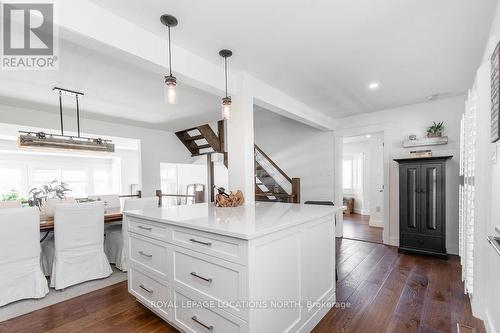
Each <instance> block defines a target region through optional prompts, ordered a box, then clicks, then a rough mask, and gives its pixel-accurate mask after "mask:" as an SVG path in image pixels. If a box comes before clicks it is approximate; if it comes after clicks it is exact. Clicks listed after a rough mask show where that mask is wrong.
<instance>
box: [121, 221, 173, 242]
mask: <svg viewBox="0 0 500 333" xmlns="http://www.w3.org/2000/svg"><path fill="white" fill-rule="evenodd" d="M127 223H128V230H129V232H133V233H136V234H139V235H144V236H146V237H151V238H154V239H158V240H161V241H166V240H168V238H169V229H168V227H167V225H166V224H162V223H157V222H153V221H148V220H143V219H137V218H134V217H127Z"/></svg>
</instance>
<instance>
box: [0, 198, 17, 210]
mask: <svg viewBox="0 0 500 333" xmlns="http://www.w3.org/2000/svg"><path fill="white" fill-rule="evenodd" d="M3 208H21V200H9V201H0V209H3Z"/></svg>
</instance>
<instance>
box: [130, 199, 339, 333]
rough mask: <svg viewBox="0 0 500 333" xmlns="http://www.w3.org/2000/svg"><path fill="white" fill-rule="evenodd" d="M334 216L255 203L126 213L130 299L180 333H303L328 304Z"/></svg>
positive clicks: (331, 211)
mask: <svg viewBox="0 0 500 333" xmlns="http://www.w3.org/2000/svg"><path fill="white" fill-rule="evenodd" d="M339 209H341V208H336V207H332V206H315V205H300V204H285V203H264V202H262V203H257V204H255V205H247V206H242V207H236V208H216V207H214V206H213V204H197V205H189V206H173V207H162V208H154V209H145V210H138V211H131V212H127V213H125V218H124V223H126V225H127V228H128V233H127V236H126V237H127V240H128V260H129V267H130V268H129V271H128V278H129V279H128V289H129V292H130V293H131V294H132V295H134V296H135V297H136V299H137V300H138V301H139V302H141V303H142V304H144V305H145V306H146V307H148V308H150V309H151V310H152V311H154V312H155V313H156V314H158V315H159V316H160V317H162V318H163V319H164V320H166V321H167V322H169V323H170V324H172V325H173V326H175V327H177V328H178V329H180V330H181V331H184V332H222V333H231V332H255V333H266V332H269V333H277V332H309V331H310V330H311V329H312V328H313V327H314V326H315V325H316V324H317V323H318V322H319V320H320V319H321V318H322V317H323V316H324V315H325V314H326V313H327V312H328V310H329V309H330V308H331V307H332V306H334V302H335V223H334V221H335V213H336V212H337V211H338V210H339Z"/></svg>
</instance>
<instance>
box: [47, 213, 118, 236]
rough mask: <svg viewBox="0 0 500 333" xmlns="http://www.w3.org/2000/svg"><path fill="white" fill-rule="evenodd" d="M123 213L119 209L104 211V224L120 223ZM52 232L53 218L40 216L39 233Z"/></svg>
mask: <svg viewBox="0 0 500 333" xmlns="http://www.w3.org/2000/svg"><path fill="white" fill-rule="evenodd" d="M122 218H123V212H122V210H121V208H108V209H105V210H104V223H112V222H121V220H122ZM53 230H54V217H48V216H43V215H41V216H40V231H42V232H49V231H53Z"/></svg>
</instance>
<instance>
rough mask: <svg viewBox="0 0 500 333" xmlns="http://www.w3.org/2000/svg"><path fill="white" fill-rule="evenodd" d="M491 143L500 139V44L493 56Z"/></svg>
mask: <svg viewBox="0 0 500 333" xmlns="http://www.w3.org/2000/svg"><path fill="white" fill-rule="evenodd" d="M490 77H491V142H497V141H498V139H500V112H499V111H500V42H499V43H498V44H497V46H496V47H495V51H493V54H492V55H491V76H490Z"/></svg>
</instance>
